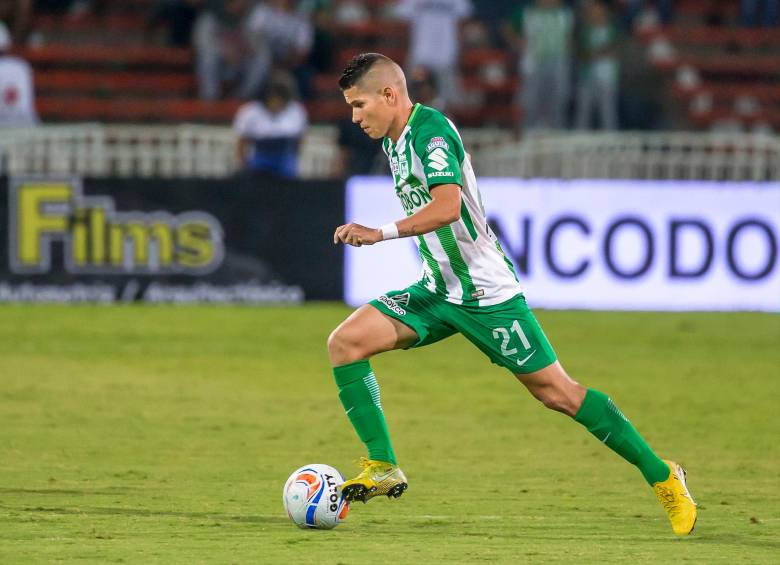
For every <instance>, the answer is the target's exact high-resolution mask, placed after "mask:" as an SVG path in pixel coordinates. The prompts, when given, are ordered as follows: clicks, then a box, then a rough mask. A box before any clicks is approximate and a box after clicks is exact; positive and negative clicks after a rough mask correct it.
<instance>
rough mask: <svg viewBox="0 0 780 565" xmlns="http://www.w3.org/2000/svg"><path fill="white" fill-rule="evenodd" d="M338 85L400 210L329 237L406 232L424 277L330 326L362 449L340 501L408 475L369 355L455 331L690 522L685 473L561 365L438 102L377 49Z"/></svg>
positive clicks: (402, 483) (394, 487) (371, 238)
mask: <svg viewBox="0 0 780 565" xmlns="http://www.w3.org/2000/svg"><path fill="white" fill-rule="evenodd" d="M339 86H340V87H341V90H342V92H343V94H344V99H345V100H346V102H347V104H349V105H350V106H351V107H352V121H353V122H355V123H356V124H357V125H359V126H360V127H361V128H362V129H363V131H364V132H365V133H366V134H368V135H369V136H370V137H371V138H373V139H380V138H382V139H383V142H382V147H383V150H384V152H385V153H386V154H387V157H388V159H389V160H390V168H391V170H392V174H393V180H394V182H395V191H396V194H397V195H398V197H399V199H400V200H401V204H402V206H403V208H404V211H405V212H406V217H405V218H403V219H401V220H398V221H396V222H390V223H388V224H386V225H383V226H381V227H378V228H373V227H368V226H363V225H360V224H357V223H349V224H345V225H342V226H339V227H338V228H336V231H335V233H334V235H333V242H334V243H339V242H341V243H344V244H347V245H352V246H355V247H360V246H363V245H373V244H375V243H379V242H381V241H384V240H388V239H394V238H397V237H413V238H415V241H416V243H417V245H418V247H419V251H420V256H421V259H422V264H423V265H422V267H423V268H422V275H421V278H420V280H419V281H418V282H416V283H414V284H412V285H411V286H409V287H407V288H405V289H401V290H392V291H389V292H387V293H385V294H384V295H382V296H380V297H379V298H377V299H376V300H372V301H371V302H370V303H368V304H365V305H363V306H361V307H360V308H358V309H357V310H356V311H355V312H353V313H352V315H350V316H349V317H348V318H347V319H346V320H345V321H344V322H342V323H341V324H340V325H339V326H338V327H337V328H336V329H335V330H334V331H333V333H331V335H330V338H329V339H328V352H329V355H330V361H331V364H332V366H333V374H334V376H335V379H336V384H337V386H338V389H339V398H340V399H341V402H342V404H343V406H344V410H345V411H346V413H347V416H348V417H349V419H350V421H351V423H352V425H353V427H354V428H355V431H356V432H357V435H358V437H359V438H360V440H361V441H362V442H363V443H364V444H365V445H366V448H367V449H368V458H363V459H362V461H361V465H362V472H361V473H360V474H359V475H358V476H357V477H356V478H354V479H351V480H348V481H346V482H344V483H343V485H342V486H341V494H342V496H343V497H344V498H345V499H347V500H362V501H363V502H366V501H367V500H369V499H371V498H373V497H375V496H379V495H387V496H388V497H399V496H401V495H402V494H403V492H404V491H405V490H406V488H407V480H406V476H405V475H404V473H403V471H401V469H400V467H399V466H398V464H397V461H396V457H395V452H394V451H393V447H392V445H391V442H390V435H389V433H388V429H387V424H386V422H385V417H384V414H383V411H382V405H381V403H380V397H379V385H378V384H377V381H376V377H375V376H374V372H373V371H372V369H371V365H370V363H369V358H370V357H372V356H373V355H376V354H377V353H381V352H383V351H389V350H393V349H407V348H410V347H422V346H425V345H429V344H431V343H435V342H437V341H439V340H442V339H444V338H446V337H449V336H451V335H453V334H454V333H456V332H459V333H461V334H463V335H464V336H465V337H466V338H467V339H468V340H469V341H471V342H472V343H473V344H474V345H476V346H477V347H478V348H479V349H480V350H481V351H482V352H483V353H484V354H485V355H487V356H488V358H489V359H490V360H491V361H492V362H493V363H495V364H496V365H499V366H501V367H505V368H507V369H509V370H510V371H511V372H512V373H513V374H514V375H515V376H516V377H517V379H518V380H519V381H520V382H521V383H522V384H524V385H525V386H526V388H527V389H528V391H529V392H530V393H531V394H532V395H533V396H534V397H535V398H537V399H538V400H540V401H541V402H542V403H543V404H544V405H545V406H546V407H547V408H551V409H552V410H557V411H559V412H563V413H564V414H566V415H568V416H570V417H572V418H574V420H575V421H576V422H579V423H580V424H582V425H583V426H585V428H587V430H588V431H589V432H590V433H592V434H593V435H595V436H596V438H597V439H598V440H599V441H600V442H602V443H603V444H605V445H606V446H607V447H609V448H610V449H612V450H613V451H615V452H616V453H618V455H620V456H621V457H623V458H624V459H625V460H626V461H628V462H629V463H631V464H633V465H636V466H637V467H638V468H639V471H640V472H641V473H642V476H643V477H644V478H645V480H646V481H647V483H648V484H649V485H651V486H652V487H653V489H654V490H655V493H656V495H657V496H658V500H659V502H660V503H661V505H662V506H663V507H664V509H665V510H666V512H667V514H668V516H669V519H670V521H671V523H672V528H673V530H674V532H675V533H676V534H679V535H687V534H689V533H690V532H691V531H692V530H693V526H694V524H695V522H696V503H695V502H694V501H693V498H692V497H691V495H690V493H689V492H688V488H687V487H686V485H685V471H684V470H683V469H682V467H680V465H678V464H677V463H675V462H673V461H665V460H662V459H660V458H659V457H658V456H657V455H656V454H655V453H654V452H653V450H652V449H651V448H650V446H649V445H648V444H647V443H646V442H645V441H644V439H642V436H640V435H639V433H638V432H637V430H636V428H634V426H633V425H632V424H631V422H629V421H628V419H627V418H626V417H625V416H624V415H623V413H622V412H621V411H620V410H619V409H618V408H617V406H615V404H614V403H613V402H612V400H611V399H610V398H609V397H608V396H607V395H606V394H604V393H602V392H599V391H597V390H594V389H591V388H585V387H584V386H582V385H580V384H579V383H577V382H575V381H574V380H572V379H571V377H569V375H567V374H566V371H564V369H563V367H562V366H561V364H560V363H559V362H558V360H557V358H556V355H555V352H554V351H553V348H552V346H551V345H550V342H549V341H548V340H547V337H546V336H545V334H544V332H543V331H542V328H541V327H540V326H539V323H538V322H537V321H536V318H535V317H534V315H533V313H532V312H531V310H530V309H529V308H528V306H527V305H526V302H525V298H524V296H523V292H522V288H521V287H520V284H519V283H518V280H517V276H516V275H515V271H514V267H513V265H512V263H511V262H510V261H509V259H507V257H506V255H505V254H504V252H503V251H502V250H501V245H500V244H499V242H498V240H497V239H496V236H495V235H494V234H493V232H492V230H491V229H490V227H489V226H488V224H487V220H486V217H485V210H484V207H483V205H482V199H481V196H480V193H479V190H478V188H477V181H476V179H475V176H474V170H473V169H472V167H471V163H470V159H469V156H468V154H467V153H466V152H465V150H464V148H463V143H462V141H461V138H460V134H459V133H458V131H457V129H456V128H455V126H454V125H453V123H452V122H451V121H450V120H449V119H448V118H447V117H446V116H444V115H443V114H442V113H441V112H439V111H437V110H434V109H432V108H428V107H426V106H422V105H420V104H413V103H412V102H411V100H410V99H409V95H408V93H407V89H406V80H405V77H404V74H403V71H402V70H401V68H400V67H399V66H398V65H397V64H396V63H395V62H394V61H392V60H391V59H389V58H388V57H385V56H384V55H381V54H378V53H364V54H360V55H357V56H355V57H354V58H353V59H352V60H351V61H350V62H349V64H348V65H347V67H346V68H345V69H344V73H343V74H342V76H341V79H340V80H339Z"/></svg>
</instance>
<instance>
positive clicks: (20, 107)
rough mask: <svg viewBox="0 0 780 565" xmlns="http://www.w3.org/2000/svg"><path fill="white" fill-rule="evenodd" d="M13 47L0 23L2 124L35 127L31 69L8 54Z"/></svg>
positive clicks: (35, 115)
mask: <svg viewBox="0 0 780 565" xmlns="http://www.w3.org/2000/svg"><path fill="white" fill-rule="evenodd" d="M11 45H12V43H11V34H10V32H9V31H8V28H7V27H6V25H5V24H4V23H2V22H0V125H3V126H32V125H35V124H37V123H38V115H37V114H36V113H35V104H34V103H33V96H34V93H35V91H34V90H33V75H32V69H31V68H30V65H29V64H28V63H27V61H24V60H23V59H20V58H19V57H14V56H13V55H9V54H8V51H9V50H10V49H11Z"/></svg>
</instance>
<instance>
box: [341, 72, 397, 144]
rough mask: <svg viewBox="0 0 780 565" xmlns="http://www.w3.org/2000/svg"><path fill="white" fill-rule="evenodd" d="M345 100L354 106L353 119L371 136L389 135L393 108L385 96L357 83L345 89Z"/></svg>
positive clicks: (379, 137) (377, 137)
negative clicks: (362, 87) (363, 87)
mask: <svg viewBox="0 0 780 565" xmlns="http://www.w3.org/2000/svg"><path fill="white" fill-rule="evenodd" d="M344 100H346V101H347V104H349V105H350V106H351V107H352V121H353V122H354V123H356V124H357V125H359V126H360V127H361V129H362V130H363V131H364V132H365V133H366V134H367V135H368V136H369V137H370V138H372V139H381V138H382V137H384V136H386V135H387V132H388V131H389V129H390V124H391V123H392V121H393V109H392V107H391V106H390V105H388V103H387V100H386V98H385V97H384V96H382V95H381V94H380V93H375V92H369V91H367V90H364V89H361V88H360V86H359V85H355V86H351V87H349V88H348V89H346V90H345V91H344Z"/></svg>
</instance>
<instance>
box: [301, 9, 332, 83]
mask: <svg viewBox="0 0 780 565" xmlns="http://www.w3.org/2000/svg"><path fill="white" fill-rule="evenodd" d="M311 20H312V23H313V24H314V39H313V41H312V47H311V50H310V51H309V57H308V59H307V62H306V64H307V66H308V67H309V68H310V69H311V71H313V72H314V73H326V72H328V71H330V70H331V69H332V68H333V63H334V59H335V53H336V37H335V34H334V30H333V26H334V21H333V14H332V12H331V10H330V9H329V8H328V6H326V5H320V6H318V7H317V8H316V9H315V10H314V11H313V12H312V16H311ZM307 94H309V93H307Z"/></svg>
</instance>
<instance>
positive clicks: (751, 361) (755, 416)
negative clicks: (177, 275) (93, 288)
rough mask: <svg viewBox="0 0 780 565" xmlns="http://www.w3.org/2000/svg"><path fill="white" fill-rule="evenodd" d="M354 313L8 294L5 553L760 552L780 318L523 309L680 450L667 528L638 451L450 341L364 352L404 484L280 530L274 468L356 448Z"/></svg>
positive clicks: (560, 556) (278, 480)
mask: <svg viewBox="0 0 780 565" xmlns="http://www.w3.org/2000/svg"><path fill="white" fill-rule="evenodd" d="M348 312H349V310H348V309H347V308H345V307H343V306H336V305H313V306H307V307H305V308H300V309H298V308H267V309H251V308H216V307H178V308H175V307H140V306H135V307H111V308H102V307H56V306H4V307H1V308H0V562H2V563H4V564H6V563H31V562H57V561H66V562H70V561H79V562H99V563H110V562H126V563H150V562H151V563H155V562H156V563H293V562H298V563H317V564H320V563H324V564H329V563H333V564H336V563H343V564H362V563H388V562H391V563H445V562H446V563H477V562H483V561H492V562H503V563H520V562H525V563H548V562H561V563H596V562H602V563H603V562H629V561H630V562H635V563H636V562H641V563H644V562H646V563H669V562H680V561H691V562H699V563H736V562H738V563H776V562H777V558H778V555H780V488H778V485H779V484H780V483H779V482H778V479H779V478H780V455H778V449H777V440H778V437H780V434H778V432H779V431H780V428H779V426H778V423H777V422H778V417H777V413H778V408H777V400H778V398H780V316H777V315H760V314H649V313H589V312H538V313H537V314H538V317H539V318H540V320H541V322H542V324H543V326H544V327H545V330H546V332H547V334H548V336H550V338H551V340H552V341H553V344H554V346H555V347H556V349H557V351H558V354H559V356H560V357H561V360H562V362H563V363H564V365H565V366H566V367H567V368H568V370H569V372H570V373H571V374H572V375H573V376H574V377H575V378H577V379H579V380H580V381H581V382H583V383H585V384H588V385H590V386H593V387H596V388H598V389H601V390H603V391H605V392H607V393H609V394H610V395H612V396H613V398H614V399H615V401H616V402H617V404H618V405H619V406H620V407H621V408H622V410H623V412H624V413H625V414H626V415H627V416H628V417H629V418H630V419H631V420H632V421H633V423H634V424H635V425H636V426H637V428H638V429H639V430H640V432H642V433H643V435H644V436H645V437H646V439H648V441H649V442H650V443H651V445H653V446H654V447H655V449H656V450H657V451H658V452H659V453H660V454H661V455H662V456H666V457H672V458H676V459H678V460H679V461H681V462H682V463H683V464H685V465H686V467H687V469H688V471H689V486H690V487H691V490H692V492H693V494H694V496H695V497H696V498H697V501H698V502H699V504H700V517H699V523H698V525H697V529H696V532H695V533H694V535H693V536H691V537H690V538H685V539H677V538H676V537H675V536H674V535H673V534H672V532H671V529H670V528H669V525H668V523H667V519H666V516H665V515H664V514H663V511H662V510H661V508H660V506H659V505H658V504H657V502H656V501H655V497H654V495H653V493H652V491H651V490H650V489H649V488H648V487H647V486H646V485H645V484H644V482H643V480H642V478H641V475H640V474H639V472H638V471H637V470H635V469H634V468H633V467H631V466H630V465H628V464H626V463H624V462H623V461H622V460H621V459H620V458H619V457H618V456H617V455H615V454H613V453H612V452H610V451H609V450H607V449H606V448H604V447H603V446H601V445H600V444H599V442H598V441H597V440H596V439H595V438H593V437H592V436H590V435H589V434H588V433H587V432H586V431H585V430H584V429H582V428H581V427H580V426H579V425H577V424H575V423H573V422H571V421H570V420H568V419H567V418H565V417H564V416H561V415H559V414H555V413H552V412H550V411H547V410H545V409H544V408H542V406H541V405H539V404H538V403H537V402H536V401H534V400H533V399H532V398H531V397H530V396H529V395H528V394H527V393H526V392H525V391H524V389H523V388H522V387H521V385H520V384H519V383H517V382H516V381H515V379H514V378H513V377H512V376H511V375H510V374H509V373H508V372H506V371H504V370H501V369H498V368H496V367H494V366H492V365H491V364H490V363H489V362H488V361H487V360H486V359H485V358H483V356H482V354H481V353H479V352H478V351H477V350H476V349H475V348H473V347H471V346H470V345H469V344H467V343H466V342H465V341H463V340H462V339H461V338H460V337H456V338H452V339H450V340H447V341H445V342H443V343H440V344H437V345H434V346H431V347H428V348H424V349H422V350H416V351H407V352H393V353H390V354H385V355H382V356H380V357H378V358H376V359H375V360H374V362H373V366H374V369H375V370H376V373H377V376H378V379H379V382H380V384H381V386H382V395H383V405H384V407H385V411H386V415H387V417H388V421H389V425H390V428H391V432H392V434H393V440H394V445H395V448H396V452H397V453H398V455H399V458H400V462H401V463H402V466H403V468H404V471H405V472H406V474H407V476H408V477H409V479H410V486H409V490H408V491H407V493H406V494H405V495H404V496H403V497H402V498H400V499H398V500H393V501H390V500H386V499H381V500H373V501H371V502H370V503H369V504H367V505H362V504H359V503H357V504H354V505H353V506H352V509H351V511H350V514H349V516H348V518H347V520H346V521H345V522H344V523H343V524H342V525H340V526H339V527H338V528H337V529H336V530H333V531H304V530H299V529H298V528H296V527H294V526H293V525H292V524H291V523H290V522H289V521H288V519H287V517H286V516H285V514H284V512H283V509H282V504H281V490H282V486H283V484H284V481H285V479H286V478H287V476H288V475H289V474H290V473H291V472H292V471H293V470H294V469H295V468H297V467H299V466H300V465H303V464H305V463H314V462H322V463H329V464H331V465H334V466H336V467H337V468H339V469H341V470H342V472H343V473H344V474H347V475H349V474H352V473H353V472H354V469H353V467H352V461H353V460H354V459H356V458H357V457H358V456H359V455H362V454H363V452H362V448H361V446H360V444H359V442H358V440H357V438H356V437H355V436H354V432H353V431H352V429H351V427H350V425H349V423H348V420H347V418H346V416H345V415H344V414H343V411H342V408H341V406H340V404H339V401H338V398H337V396H336V389H335V385H334V384H333V380H332V377H331V374H330V370H329V367H328V363H327V356H326V352H325V340H326V337H327V335H328V333H329V331H330V330H331V328H332V327H334V326H335V325H336V324H337V323H338V322H339V321H340V320H341V319H342V318H343V317H344V316H345V315H346V314H347V313H348Z"/></svg>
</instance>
